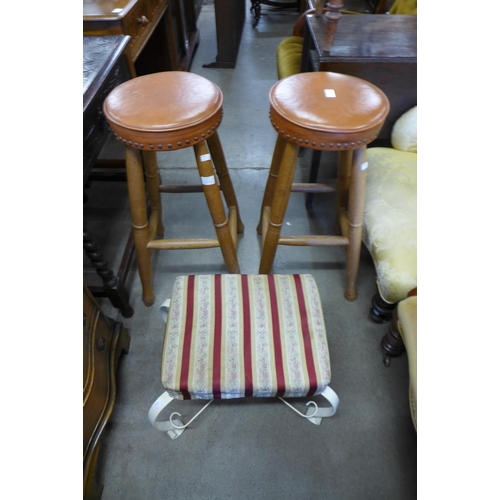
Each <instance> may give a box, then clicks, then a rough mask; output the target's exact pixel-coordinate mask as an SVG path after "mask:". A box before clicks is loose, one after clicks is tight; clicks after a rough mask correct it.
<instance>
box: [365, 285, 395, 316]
mask: <svg viewBox="0 0 500 500" xmlns="http://www.w3.org/2000/svg"><path fill="white" fill-rule="evenodd" d="M397 305H398V304H397V302H396V303H391V302H386V301H385V300H384V299H383V298H382V295H381V294H380V290H379V289H378V287H377V293H376V294H375V295H374V296H373V297H372V306H371V308H370V318H371V319H372V321H374V322H375V323H385V322H386V321H389V320H390V319H391V315H392V312H393V311H394V309H395V308H396V307H397Z"/></svg>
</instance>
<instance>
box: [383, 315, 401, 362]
mask: <svg viewBox="0 0 500 500" xmlns="http://www.w3.org/2000/svg"><path fill="white" fill-rule="evenodd" d="M381 345H382V351H383V353H384V364H385V366H390V364H391V358H393V357H395V356H399V355H400V354H401V353H402V352H403V351H404V350H405V345H404V342H403V338H402V337H401V332H400V331H399V320H398V310H397V309H394V311H393V314H392V321H391V324H390V325H389V331H388V332H387V334H386V335H385V337H384V338H383V339H382V341H381Z"/></svg>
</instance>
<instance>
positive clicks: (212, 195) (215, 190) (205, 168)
mask: <svg viewBox="0 0 500 500" xmlns="http://www.w3.org/2000/svg"><path fill="white" fill-rule="evenodd" d="M194 153H195V156H196V163H197V165H198V171H199V173H200V177H201V182H202V184H203V192H204V193H205V198H206V200H207V205H208V209H209V211H210V215H211V216H212V220H213V223H214V226H215V232H216V234H217V239H218V240H219V245H220V249H221V252H222V256H223V258H224V262H225V263H226V267H227V270H228V271H229V272H230V273H231V274H239V272H240V266H239V264H238V258H237V256H236V242H235V241H233V238H232V236H231V231H230V227H229V221H228V218H227V217H226V211H225V209H224V204H223V203H222V198H221V195H220V189H219V185H218V184H217V182H216V180H215V175H214V174H215V171H214V167H213V164H212V160H211V157H210V154H209V150H208V146H207V143H206V141H203V142H201V143H198V144H195V145H194Z"/></svg>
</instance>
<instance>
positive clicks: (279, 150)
mask: <svg viewBox="0 0 500 500" xmlns="http://www.w3.org/2000/svg"><path fill="white" fill-rule="evenodd" d="M286 144H287V141H286V140H285V139H283V137H281V136H280V135H279V136H278V139H277V140H276V146H275V147H274V153H273V159H272V161H271V168H270V169H269V176H268V177H267V184H266V190H265V191H264V197H263V199H262V206H261V209H260V219H259V225H258V226H257V233H258V234H262V217H263V215H264V208H265V207H271V205H272V203H273V197H274V191H275V190H276V180H277V179H278V174H279V173H280V166H281V162H282V160H283V153H284V151H285V146H286Z"/></svg>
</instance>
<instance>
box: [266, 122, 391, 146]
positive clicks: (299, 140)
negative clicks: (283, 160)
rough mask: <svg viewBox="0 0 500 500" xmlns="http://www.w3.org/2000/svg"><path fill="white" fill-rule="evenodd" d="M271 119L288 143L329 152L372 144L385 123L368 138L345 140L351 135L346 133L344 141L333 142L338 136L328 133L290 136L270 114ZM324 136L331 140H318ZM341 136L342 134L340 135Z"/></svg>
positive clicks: (369, 134) (274, 126)
mask: <svg viewBox="0 0 500 500" xmlns="http://www.w3.org/2000/svg"><path fill="white" fill-rule="evenodd" d="M269 117H270V118H271V124H272V126H273V128H274V129H275V130H276V132H277V133H278V134H279V135H281V136H282V137H283V138H284V139H286V140H287V141H288V142H292V143H296V144H298V145H299V146H303V147H305V148H312V149H318V150H329V151H345V150H352V149H357V148H359V147H361V146H363V145H367V144H370V143H371V142H373V141H374V140H375V139H376V138H377V137H378V135H379V134H380V131H381V130H382V126H383V122H382V123H381V124H379V125H380V128H378V130H376V132H373V128H372V129H371V130H368V131H367V132H369V133H368V135H367V136H366V137H362V138H358V137H356V139H355V140H351V139H349V140H345V136H348V135H349V133H346V134H345V136H344V138H343V139H342V140H336V141H332V140H331V136H333V135H336V134H335V133H334V132H332V133H328V132H326V133H325V132H316V133H315V132H313V131H311V134H310V135H308V136H306V135H304V137H300V136H299V134H295V135H293V134H289V133H288V131H287V130H285V128H283V127H280V126H279V125H278V124H276V122H275V121H273V117H272V114H271V113H269ZM370 132H371V133H370ZM322 135H323V136H324V135H330V137H329V139H330V140H321V139H318V137H321V136H322ZM338 135H340V134H338ZM353 135H359V134H353Z"/></svg>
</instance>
